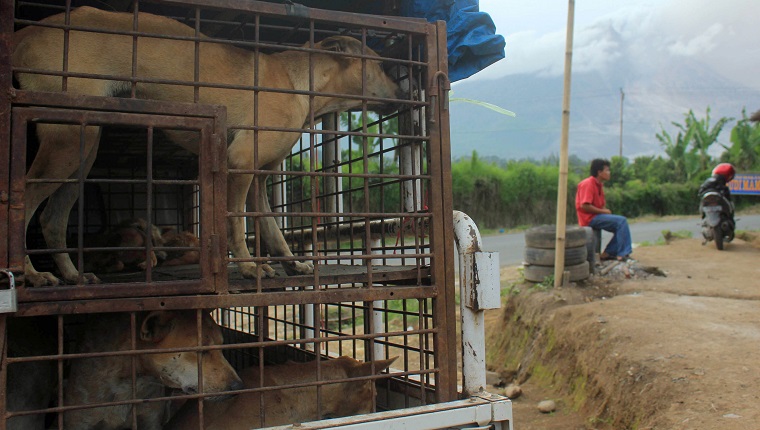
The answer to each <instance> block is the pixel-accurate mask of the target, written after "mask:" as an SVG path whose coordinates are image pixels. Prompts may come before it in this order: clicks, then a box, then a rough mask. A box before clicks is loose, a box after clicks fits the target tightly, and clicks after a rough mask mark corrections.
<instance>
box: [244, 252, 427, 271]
mask: <svg viewBox="0 0 760 430" xmlns="http://www.w3.org/2000/svg"><path fill="white" fill-rule="evenodd" d="M407 255H408V256H409V258H430V257H432V256H433V254H432V253H419V254H407ZM267 258H268V259H269V261H273V262H277V261H291V260H292V259H293V257H254V258H253V260H254V261H260V260H262V259H264V260H265V261H266V259H267ZM397 258H398V256H394V255H377V254H369V255H367V254H363V255H356V256H353V257H349V256H338V255H323V256H314V257H311V259H313V260H314V261H328V260H352V259H353V260H357V259H359V260H364V261H367V262H369V261H372V260H381V259H382V260H389V259H397ZM230 261H232V262H240V261H249V259H248V258H232V257H231V258H230ZM368 273H369V270H368Z"/></svg>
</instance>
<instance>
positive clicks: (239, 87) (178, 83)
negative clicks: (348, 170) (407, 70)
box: [14, 54, 415, 131]
mask: <svg viewBox="0 0 760 430" xmlns="http://www.w3.org/2000/svg"><path fill="white" fill-rule="evenodd" d="M336 55H337V54H336ZM14 71H15V72H16V73H25V74H30V75H32V74H33V75H43V76H60V77H63V78H82V79H93V80H103V81H108V80H113V81H130V82H132V81H134V82H136V83H144V84H158V85H175V86H186V87H194V86H200V87H203V88H214V89H225V90H242V91H263V92H270V93H280V94H293V95H306V96H324V97H337V98H343V99H349V100H362V101H373V102H394V103H399V104H406V103H407V102H405V101H404V100H399V99H394V98H388V97H372V96H354V95H350V94H342V93H326V92H317V91H313V90H311V91H309V90H289V89H284V88H273V87H262V86H260V85H234V84H222V83H213V82H203V83H195V82H192V81H185V80H177V79H159V78H131V77H128V76H123V75H102V74H94V73H79V72H59V71H53V70H40V69H31V68H26V67H18V68H14ZM63 92H65V91H63ZM408 104H415V103H413V102H410V103H408ZM248 127H250V126H248ZM254 127H255V126H254ZM241 129H245V128H244V127H241ZM261 130H267V131H269V130H271V131H302V130H303V129H300V128H298V129H288V128H274V127H271V128H264V127H262V128H261Z"/></svg>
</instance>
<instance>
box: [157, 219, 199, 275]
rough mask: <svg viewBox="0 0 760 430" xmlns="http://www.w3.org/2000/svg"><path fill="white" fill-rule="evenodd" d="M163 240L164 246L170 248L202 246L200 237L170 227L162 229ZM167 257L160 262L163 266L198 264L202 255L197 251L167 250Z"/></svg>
mask: <svg viewBox="0 0 760 430" xmlns="http://www.w3.org/2000/svg"><path fill="white" fill-rule="evenodd" d="M161 240H162V241H163V243H164V246H167V247H170V248H187V247H195V248H199V247H200V246H201V241H200V239H198V236H196V235H194V234H193V233H191V232H189V231H177V229H176V228H173V227H168V228H163V229H161ZM165 254H166V256H165V258H164V259H163V261H161V262H160V265H161V266H180V265H184V264H198V262H199V261H200V259H201V254H200V252H199V251H196V250H174V249H167V250H166V252H165Z"/></svg>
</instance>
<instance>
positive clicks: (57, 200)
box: [24, 124, 100, 286]
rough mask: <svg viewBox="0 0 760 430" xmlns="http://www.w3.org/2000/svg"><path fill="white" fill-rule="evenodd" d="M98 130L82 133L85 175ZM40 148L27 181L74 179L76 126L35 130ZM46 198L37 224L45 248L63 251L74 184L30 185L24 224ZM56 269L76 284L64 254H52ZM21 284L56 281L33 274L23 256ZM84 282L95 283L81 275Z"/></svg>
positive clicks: (75, 193) (75, 195)
mask: <svg viewBox="0 0 760 430" xmlns="http://www.w3.org/2000/svg"><path fill="white" fill-rule="evenodd" d="M99 133H100V129H99V127H87V129H86V131H85V147H84V154H85V157H86V159H85V162H84V164H83V165H82V168H83V169H84V170H85V176H86V174H87V173H89V170H90V168H91V167H92V163H93V162H94V161H95V155H96V153H97V143H98V137H99ZM37 134H38V136H39V139H40V149H39V151H38V153H37V156H36V157H35V159H34V162H33V163H32V166H31V168H30V169H29V173H28V174H27V177H28V178H30V179H39V178H43V179H48V180H51V181H52V180H54V179H63V178H76V176H77V172H78V169H79V165H80V163H79V152H80V148H79V134H80V127H78V126H62V125H50V124H48V125H43V124H40V125H39V126H38V127H37ZM48 196H49V197H50V198H49V200H48V203H47V204H46V205H45V209H44V210H43V212H42V214H41V216H40V224H41V226H42V232H43V235H44V237H45V241H46V243H47V246H48V247H50V248H52V249H63V248H66V227H67V224H68V218H69V212H70V211H71V208H72V206H73V205H74V202H75V201H76V200H77V198H78V196H79V189H78V184H74V183H67V184H60V183H31V184H28V185H27V190H26V204H27V206H26V225H27V226H28V225H29V221H30V220H31V218H32V215H34V212H35V211H36V210H37V208H38V207H39V205H40V203H42V201H44V200H45V198H47V197H48ZM53 260H54V261H55V262H56V265H57V266H58V269H59V270H60V271H61V274H62V276H63V279H64V280H65V281H66V282H71V283H75V282H77V279H78V276H79V272H78V270H77V269H76V268H75V267H74V264H73V263H72V262H71V257H70V256H69V254H68V253H59V254H54V255H53ZM24 270H25V272H24V276H25V282H28V283H30V284H32V285H34V286H42V285H58V283H59V280H58V279H57V278H56V277H55V276H54V275H53V274H52V273H49V272H37V270H35V269H34V266H33V265H32V263H31V261H30V260H29V258H28V257H27V258H26V260H25V268H24ZM84 282H98V279H97V277H95V276H94V275H92V274H84Z"/></svg>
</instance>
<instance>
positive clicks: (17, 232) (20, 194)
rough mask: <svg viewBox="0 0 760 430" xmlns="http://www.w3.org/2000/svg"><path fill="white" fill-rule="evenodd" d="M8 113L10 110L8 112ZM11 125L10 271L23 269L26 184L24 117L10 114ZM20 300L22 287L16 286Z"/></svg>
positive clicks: (21, 270)
mask: <svg viewBox="0 0 760 430" xmlns="http://www.w3.org/2000/svg"><path fill="white" fill-rule="evenodd" d="M9 113H10V112H9ZM12 121H13V127H12V137H11V143H12V144H13V145H12V147H11V154H10V157H9V160H10V206H9V214H8V266H9V268H10V270H11V271H18V272H23V271H24V251H23V250H24V248H25V247H26V235H25V231H26V222H25V219H26V213H25V209H24V208H25V202H24V191H25V189H26V184H25V182H24V177H25V176H26V147H27V143H26V137H27V136H26V119H25V118H21V117H19V116H17V115H12ZM18 290H19V291H18V294H19V300H21V296H22V294H21V293H22V291H23V288H18Z"/></svg>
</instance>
